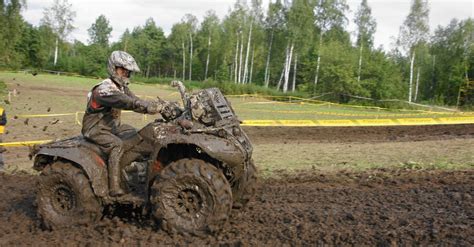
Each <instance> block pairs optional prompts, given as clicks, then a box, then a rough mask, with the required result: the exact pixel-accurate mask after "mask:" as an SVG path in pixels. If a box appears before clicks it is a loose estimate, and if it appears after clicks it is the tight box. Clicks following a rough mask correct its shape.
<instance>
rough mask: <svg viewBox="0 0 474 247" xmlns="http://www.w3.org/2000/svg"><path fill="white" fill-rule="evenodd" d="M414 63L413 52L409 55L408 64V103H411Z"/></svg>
mask: <svg viewBox="0 0 474 247" xmlns="http://www.w3.org/2000/svg"><path fill="white" fill-rule="evenodd" d="M414 63H415V50H413V53H412V55H411V62H410V86H409V89H408V102H410V103H411V99H412V93H413V64H414Z"/></svg>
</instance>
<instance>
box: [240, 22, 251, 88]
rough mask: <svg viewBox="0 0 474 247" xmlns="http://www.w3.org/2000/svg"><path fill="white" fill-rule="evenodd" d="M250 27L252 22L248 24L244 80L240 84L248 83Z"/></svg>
mask: <svg viewBox="0 0 474 247" xmlns="http://www.w3.org/2000/svg"><path fill="white" fill-rule="evenodd" d="M252 27H253V22H250V30H249V39H248V41H247V52H246V54H245V65H244V78H243V80H242V83H244V84H245V83H247V82H248V81H247V80H248V67H249V66H248V63H249V55H250V42H251V41H252Z"/></svg>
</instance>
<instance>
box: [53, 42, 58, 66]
mask: <svg viewBox="0 0 474 247" xmlns="http://www.w3.org/2000/svg"><path fill="white" fill-rule="evenodd" d="M58 46H59V38H56V45H55V47H54V66H56V63H57V62H58V49H59V48H58Z"/></svg>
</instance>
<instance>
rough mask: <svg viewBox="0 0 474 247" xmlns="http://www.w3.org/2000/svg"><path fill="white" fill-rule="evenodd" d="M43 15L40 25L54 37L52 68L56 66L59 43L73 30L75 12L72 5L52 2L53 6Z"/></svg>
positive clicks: (65, 1) (62, 0)
mask: <svg viewBox="0 0 474 247" xmlns="http://www.w3.org/2000/svg"><path fill="white" fill-rule="evenodd" d="M43 14H44V16H43V19H42V20H41V22H42V24H44V25H46V26H49V27H50V28H51V29H52V30H53V32H54V34H55V35H56V45H55V48H54V66H56V63H57V61H58V48H59V42H60V41H63V40H65V39H66V37H67V36H68V35H69V34H70V33H71V32H72V30H74V26H73V22H74V18H75V17H76V12H75V11H73V10H72V5H71V4H69V3H68V1H67V0H54V3H53V6H51V7H49V8H46V9H45V10H44V12H43Z"/></svg>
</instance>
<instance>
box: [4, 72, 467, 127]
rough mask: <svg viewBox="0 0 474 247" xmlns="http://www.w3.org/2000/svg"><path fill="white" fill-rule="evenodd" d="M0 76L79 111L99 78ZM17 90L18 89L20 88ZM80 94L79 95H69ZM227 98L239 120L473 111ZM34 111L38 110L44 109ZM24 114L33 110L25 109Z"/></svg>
mask: <svg viewBox="0 0 474 247" xmlns="http://www.w3.org/2000/svg"><path fill="white" fill-rule="evenodd" d="M0 80H3V81H5V82H7V83H9V84H10V89H11V90H12V88H15V85H16V84H19V82H21V85H22V87H26V88H31V89H39V90H41V89H43V90H42V92H41V93H39V94H38V93H36V94H35V97H32V100H33V101H35V100H36V102H37V104H39V105H42V104H44V107H43V108H44V109H48V108H49V107H50V106H47V105H48V103H49V102H50V99H51V96H52V94H53V95H54V100H55V101H56V102H58V103H59V104H56V103H55V109H54V110H51V112H52V113H67V112H76V111H79V112H82V111H83V107H84V105H85V104H84V102H85V98H86V95H87V92H88V90H90V88H91V87H92V86H93V85H95V84H96V83H98V82H100V79H90V78H81V77H69V76H56V75H45V74H39V75H37V76H32V75H31V74H23V73H7V72H0ZM131 89H132V90H133V91H134V92H135V93H136V94H137V95H139V96H142V97H146V98H149V99H151V98H155V97H156V96H159V97H162V98H165V99H168V100H175V101H178V102H180V98H179V94H178V93H177V91H176V90H175V89H173V88H171V87H168V86H163V85H151V84H132V85H131ZM17 90H19V91H20V89H17ZM20 93H21V91H20ZM81 95H82V96H83V97H79V98H71V97H70V96H81ZM47 99H49V100H47ZM229 99H230V101H231V102H232V104H233V107H234V108H235V110H236V112H237V114H238V116H239V117H240V118H241V119H243V120H318V119H379V118H416V117H450V116H466V115H469V116H472V115H474V113H459V112H454V113H453V112H434V111H414V110H390V109H380V108H370V107H355V106H345V105H338V104H330V103H327V102H313V103H308V102H280V101H272V100H269V99H268V98H262V97H258V96H229ZM35 104H36V103H35ZM7 108H8V107H7ZM36 113H37V114H42V113H44V112H36ZM20 114H21V113H20ZM28 114H34V113H31V112H28Z"/></svg>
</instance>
